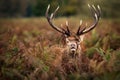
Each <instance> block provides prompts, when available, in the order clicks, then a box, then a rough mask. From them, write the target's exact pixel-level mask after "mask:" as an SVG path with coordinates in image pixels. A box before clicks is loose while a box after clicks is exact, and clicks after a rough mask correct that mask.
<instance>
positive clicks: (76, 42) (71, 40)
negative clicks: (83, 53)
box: [65, 36, 83, 53]
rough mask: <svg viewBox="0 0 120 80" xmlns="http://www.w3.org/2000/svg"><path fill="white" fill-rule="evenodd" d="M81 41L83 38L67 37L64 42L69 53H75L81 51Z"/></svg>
mask: <svg viewBox="0 0 120 80" xmlns="http://www.w3.org/2000/svg"><path fill="white" fill-rule="evenodd" d="M82 41H83V36H81V37H79V36H69V37H66V39H65V42H66V46H67V49H68V51H69V53H76V52H77V51H78V50H81V46H80V43H81V42H82Z"/></svg>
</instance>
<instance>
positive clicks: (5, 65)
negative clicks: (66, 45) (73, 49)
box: [0, 0, 120, 80]
mask: <svg viewBox="0 0 120 80" xmlns="http://www.w3.org/2000/svg"><path fill="white" fill-rule="evenodd" d="M88 3H89V4H94V5H95V6H96V5H100V7H101V11H102V15H101V19H100V20H99V23H98V25H97V27H96V28H95V29H94V30H92V31H91V32H89V33H87V34H86V35H85V38H84V40H83V42H82V43H81V46H82V52H83V54H84V55H85V57H87V58H88V59H89V61H88V60H87V59H86V60H83V63H81V64H82V65H83V67H82V66H80V68H79V69H80V70H85V71H83V72H80V70H79V69H78V71H75V72H71V73H68V72H67V71H70V70H69V69H67V68H68V67H69V68H71V69H73V67H75V68H78V67H77V66H76V61H73V62H71V63H73V65H74V66H71V65H69V64H66V67H64V66H62V65H60V66H59V65H58V64H63V63H64V60H63V62H60V61H58V62H56V61H57V60H59V59H60V57H61V54H62V53H60V52H61V51H59V49H61V47H60V46H61V45H62V39H61V38H62V37H61V34H60V33H59V32H57V31H55V30H54V29H53V28H51V27H50V25H49V23H48V22H47V20H46V18H45V12H46V8H47V6H48V4H50V5H51V7H50V13H51V12H53V11H54V10H55V9H56V8H57V6H58V5H59V6H60V8H59V10H58V12H57V14H56V18H55V20H53V22H54V23H55V25H56V26H60V24H63V28H65V21H66V20H68V22H69V28H70V31H72V32H73V31H74V32H76V31H77V29H78V25H79V21H80V19H82V20H83V24H82V27H84V26H85V23H88V25H91V24H93V20H92V16H91V14H90V11H89V8H88V6H87V5H88ZM88 27H89V26H88ZM54 46H59V48H58V50H57V49H54ZM52 47H53V48H52ZM58 53H60V54H58ZM59 56H60V57H59ZM55 60H56V61H55ZM54 62H56V63H57V64H54ZM88 62H89V65H88ZM86 64H87V65H86ZM55 66H59V67H55ZM65 68H66V69H65ZM88 68H90V69H88ZM65 70H66V72H64V73H61V71H65ZM80 73H81V74H80ZM0 80H120V0H0Z"/></svg>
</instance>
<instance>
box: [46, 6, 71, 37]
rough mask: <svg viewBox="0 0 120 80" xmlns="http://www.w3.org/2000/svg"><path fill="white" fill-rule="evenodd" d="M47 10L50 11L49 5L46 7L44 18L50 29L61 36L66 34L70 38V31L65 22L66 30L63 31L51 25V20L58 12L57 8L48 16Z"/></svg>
mask: <svg viewBox="0 0 120 80" xmlns="http://www.w3.org/2000/svg"><path fill="white" fill-rule="evenodd" d="M49 9H50V5H48V7H47V10H46V18H47V20H48V22H49V24H50V25H51V27H52V28H53V29H55V30H57V31H58V32H60V33H62V34H66V35H67V36H70V30H69V28H68V25H67V24H68V23H67V22H66V26H67V30H65V29H63V28H59V27H57V26H55V25H54V24H53V23H52V19H53V17H54V16H55V14H56V12H57V11H58V9H59V6H58V7H57V8H56V10H55V11H54V12H53V13H52V14H51V15H50V16H49V15H48V12H49Z"/></svg>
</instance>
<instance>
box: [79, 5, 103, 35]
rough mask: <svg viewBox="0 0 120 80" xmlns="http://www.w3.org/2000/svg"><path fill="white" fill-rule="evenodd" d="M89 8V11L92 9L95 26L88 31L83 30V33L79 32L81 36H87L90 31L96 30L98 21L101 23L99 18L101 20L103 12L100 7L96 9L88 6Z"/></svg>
mask: <svg viewBox="0 0 120 80" xmlns="http://www.w3.org/2000/svg"><path fill="white" fill-rule="evenodd" d="M88 7H89V9H90V11H91V13H92V15H93V17H94V24H93V25H91V26H90V27H89V28H87V29H84V30H81V31H82V32H81V31H80V32H79V34H80V35H82V34H85V33H87V32H89V31H91V30H92V29H94V28H95V27H96V25H97V23H98V21H99V18H100V14H101V11H100V7H99V6H97V8H96V7H95V6H94V5H92V6H91V5H89V4H88Z"/></svg>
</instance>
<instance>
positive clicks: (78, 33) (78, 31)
mask: <svg viewBox="0 0 120 80" xmlns="http://www.w3.org/2000/svg"><path fill="white" fill-rule="evenodd" d="M81 25H82V20H80V24H79V28H78V30H77V33H76V34H77V35H80V29H81Z"/></svg>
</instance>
